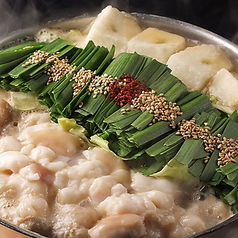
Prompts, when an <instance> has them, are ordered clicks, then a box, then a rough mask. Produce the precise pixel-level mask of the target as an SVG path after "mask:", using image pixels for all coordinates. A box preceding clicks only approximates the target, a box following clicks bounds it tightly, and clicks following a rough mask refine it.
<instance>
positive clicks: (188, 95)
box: [0, 38, 238, 207]
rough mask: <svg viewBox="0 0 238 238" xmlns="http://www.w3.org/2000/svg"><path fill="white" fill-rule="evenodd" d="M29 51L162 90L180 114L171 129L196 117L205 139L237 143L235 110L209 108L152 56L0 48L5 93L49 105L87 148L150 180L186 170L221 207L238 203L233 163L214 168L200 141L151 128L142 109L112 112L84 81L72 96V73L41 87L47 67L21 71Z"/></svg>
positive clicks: (62, 44)
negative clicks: (84, 136)
mask: <svg viewBox="0 0 238 238" xmlns="http://www.w3.org/2000/svg"><path fill="white" fill-rule="evenodd" d="M36 50H41V51H45V52H48V53H50V54H54V53H57V55H58V57H59V58H67V59H68V60H69V63H70V64H71V65H73V66H76V70H75V72H77V71H78V70H80V69H81V68H82V67H84V68H85V69H90V70H93V71H95V72H96V75H104V74H107V75H111V76H113V77H115V78H116V77H117V78H119V77H120V76H122V75H123V74H125V73H126V74H129V75H133V76H134V78H135V79H136V80H140V81H141V82H143V83H145V85H146V87H149V88H151V89H153V90H154V91H155V92H156V93H157V94H161V93H163V94H164V97H165V98H166V99H167V100H168V101H171V102H176V104H177V105H178V106H179V107H180V109H181V111H182V115H180V116H178V117H177V118H176V119H175V123H176V124H178V123H179V122H181V121H182V120H183V119H186V120H190V119H192V118H196V123H197V124H199V125H200V126H204V125H205V124H204V123H209V127H210V128H211V133H212V135H217V134H221V135H222V136H224V137H227V138H234V139H235V140H238V114H237V112H236V111H235V112H234V113H233V114H232V115H231V116H228V115H226V114H224V113H223V112H221V111H219V110H218V109H216V108H214V107H213V106H212V103H211V101H210V99H209V98H208V97H207V96H206V95H204V94H202V93H201V92H199V91H194V92H189V91H188V90H187V87H186V86H185V85H184V84H183V83H182V82H181V81H180V80H179V79H178V78H176V77H175V76H173V75H172V74H171V70H170V69H169V68H168V67H167V65H165V64H162V63H160V62H158V61H157V60H155V59H152V58H150V57H146V56H142V55H139V54H137V53H122V54H120V55H119V56H117V57H115V58H114V51H115V48H114V47H112V48H111V49H110V50H108V49H106V48H105V47H100V46H95V45H94V43H93V42H92V41H90V42H89V43H88V44H87V46H86V47H85V48H83V49H81V48H77V47H75V46H73V45H71V44H70V42H68V41H65V40H62V39H59V38H58V39H56V40H55V41H53V42H51V43H36V42H25V43H22V44H19V45H16V46H13V47H10V48H8V49H5V50H2V51H0V86H1V87H2V88H4V89H5V90H19V91H22V92H25V93H35V94H37V95H38V100H39V102H40V103H41V104H43V105H45V106H47V107H48V108H49V110H50V113H51V116H52V119H53V120H54V121H56V122H57V121H58V120H59V119H62V118H69V119H73V120H74V121H75V122H76V125H79V126H81V128H82V127H84V128H85V129H86V130H87V133H88V138H90V137H91V136H92V138H93V140H92V141H93V142H94V143H97V144H99V145H102V144H103V145H106V147H107V148H108V149H110V150H111V151H113V152H114V153H115V154H116V155H117V156H119V157H121V158H122V159H124V160H126V161H127V163H129V164H130V165H131V167H132V168H134V169H135V170H137V171H140V172H142V173H143V174H145V175H151V176H156V177H157V176H161V174H163V173H161V171H163V170H164V169H165V168H166V169H168V167H167V166H168V165H170V167H171V164H173V166H172V167H173V171H174V165H176V166H178V165H180V166H185V167H186V171H187V172H188V173H190V174H192V175H193V176H195V177H196V178H198V179H199V180H200V181H202V182H203V183H205V184H207V185H210V186H212V187H213V188H214V189H215V191H216V192H217V195H218V196H219V197H220V198H221V199H223V200H224V201H225V202H226V203H228V204H230V205H232V206H234V207H236V206H237V204H238V186H237V185H238V165H237V164H238V163H234V162H230V163H228V164H226V165H223V166H218V164H217V160H218V157H219V150H218V149H217V148H216V149H215V150H214V151H213V152H210V153H208V152H206V151H205V150H204V144H203V141H202V140H201V139H193V138H189V139H185V138H184V137H183V136H182V135H178V134H176V131H177V130H178V127H175V128H172V127H171V126H170V122H169V121H158V122H156V123H153V124H152V125H151V121H152V119H153V114H152V113H150V112H149V111H145V112H142V111H141V110H139V109H134V108H132V107H131V105H129V104H126V105H124V106H123V107H119V106H118V104H117V103H116V102H115V101H114V100H110V98H109V95H104V94H99V95H97V97H94V93H89V91H88V86H89V83H90V82H89V83H88V84H86V85H85V86H84V87H83V88H82V89H81V91H80V92H79V93H78V94H77V95H76V96H74V95H73V87H72V85H73V83H74V81H72V80H71V79H72V77H73V74H69V75H68V74H67V75H64V76H63V77H62V78H61V79H60V80H59V81H52V82H50V83H49V84H47V82H48V80H49V75H48V74H46V73H45V68H46V67H47V63H36V64H31V65H27V66H23V65H24V63H25V62H27V60H28V59H29V56H30V55H32V54H33V52H34V51H36ZM48 64H49V63H48ZM82 103H83V106H82V107H79V105H82ZM128 108H130V110H128V111H127V113H125V114H122V113H121V110H122V109H128ZM74 127H75V124H74ZM80 130H81V129H80ZM104 147H105V146H104ZM207 156H209V157H210V159H209V161H208V162H207V163H205V162H204V158H206V157H207ZM237 159H238V157H236V158H235V160H237ZM176 166H175V167H176ZM178 167H179V166H178ZM175 171H176V170H175ZM178 171H179V169H178Z"/></svg>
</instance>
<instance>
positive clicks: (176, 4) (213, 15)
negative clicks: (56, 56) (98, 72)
mask: <svg viewBox="0 0 238 238" xmlns="http://www.w3.org/2000/svg"><path fill="white" fill-rule="evenodd" d="M108 4H111V5H113V6H115V7H118V8H119V9H120V10H125V11H128V12H143V13H150V14H157V15H162V16H167V17H172V18H175V19H179V20H183V21H186V22H189V23H192V24H195V25H198V26H201V27H203V28H205V29H208V30H211V31H213V32H215V33H217V34H219V35H222V36H224V37H225V38H228V39H229V40H232V41H235V42H236V43H238V39H237V38H238V36H237V32H238V0H103V1H99V0H0V11H1V12H0V37H1V36H2V37H3V36H5V35H6V34H9V33H10V32H11V31H14V30H16V29H19V28H25V27H29V26H32V25H35V24H39V23H42V22H46V21H48V20H51V19H54V18H58V17H63V16H66V17H73V16H77V15H79V14H82V13H83V12H85V11H87V12H88V11H90V12H91V11H93V12H95V11H100V10H101V9H102V8H103V7H105V6H106V5H108Z"/></svg>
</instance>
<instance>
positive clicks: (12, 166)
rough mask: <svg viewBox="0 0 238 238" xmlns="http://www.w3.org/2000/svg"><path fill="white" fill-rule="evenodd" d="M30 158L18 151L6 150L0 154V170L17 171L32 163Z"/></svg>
mask: <svg viewBox="0 0 238 238" xmlns="http://www.w3.org/2000/svg"><path fill="white" fill-rule="evenodd" d="M32 161H33V160H32V159H31V158H30V157H28V156H25V155H23V154H21V153H20V152H18V151H7V152H3V153H1V154H0V172H1V173H18V172H19V170H20V169H21V168H23V167H25V166H27V165H28V164H30V163H32Z"/></svg>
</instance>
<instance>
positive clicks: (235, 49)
mask: <svg viewBox="0 0 238 238" xmlns="http://www.w3.org/2000/svg"><path fill="white" fill-rule="evenodd" d="M93 15H95V14H93ZM132 15H134V16H135V17H137V18H138V19H139V22H140V24H141V25H142V26H144V27H148V26H152V27H157V28H160V29H162V30H165V31H168V32H173V33H176V34H180V35H182V36H184V37H185V38H187V39H189V40H190V41H191V42H203V43H205V44H213V45H218V46H220V47H222V48H223V49H224V50H225V51H226V52H227V54H228V55H230V57H231V58H232V59H233V63H234V64H235V65H236V66H237V68H238V46H237V45H235V44H234V43H232V42H230V41H229V40H227V39H225V38H223V37H221V36H219V35H217V34H215V33H212V32H210V31H207V30H205V29H203V28H200V27H198V26H195V25H192V24H189V23H186V22H183V21H179V20H175V19H172V18H168V17H162V16H157V15H151V14H145V13H132ZM85 17H86V18H88V19H91V18H92V15H91V14H88V15H85V14H84V15H82V16H80V17H79V18H77V19H78V20H77V21H80V20H81V19H83V18H85ZM74 20H75V19H74ZM56 22H57V23H58V21H56ZM56 22H55V21H54V22H52V21H51V22H50V23H48V24H55V23H56ZM69 22H70V21H69ZM43 26H45V25H43ZM38 28H42V25H41V26H38V27H37V28H35V27H33V28H27V29H22V30H17V31H14V32H13V33H11V34H10V35H8V36H5V37H2V39H1V40H0V47H1V48H4V47H7V46H9V45H12V44H15V43H16V42H18V41H27V40H30V39H32V38H33V35H34V33H35V32H36V31H37V29H38ZM237 233H238V214H235V215H234V216H233V217H231V218H230V219H228V220H226V221H225V222H222V223H220V224H219V225H217V226H215V227H212V228H210V229H208V230H205V231H203V232H201V233H199V234H196V235H193V236H191V237H190V238H212V237H216V238H235V237H237ZM0 234H1V235H0V237H1V238H13V237H14V238H28V237H33V238H44V236H41V235H38V234H36V233H33V232H30V231H27V230H23V229H21V228H19V227H17V226H15V225H12V224H10V223H8V222H6V221H4V220H2V219H0Z"/></svg>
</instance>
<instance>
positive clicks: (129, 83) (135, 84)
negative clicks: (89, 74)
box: [109, 74, 150, 107]
mask: <svg viewBox="0 0 238 238" xmlns="http://www.w3.org/2000/svg"><path fill="white" fill-rule="evenodd" d="M109 87H110V93H109V98H110V100H113V99H114V100H115V101H116V102H117V104H118V105H119V106H120V107H123V106H124V105H126V104H132V99H134V98H137V97H139V95H140V94H141V92H142V91H148V90H150V88H149V87H146V85H145V84H144V83H143V82H141V81H139V80H136V79H134V76H131V75H129V74H124V75H122V76H121V77H120V79H119V80H118V82H117V83H116V84H110V85H109Z"/></svg>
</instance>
